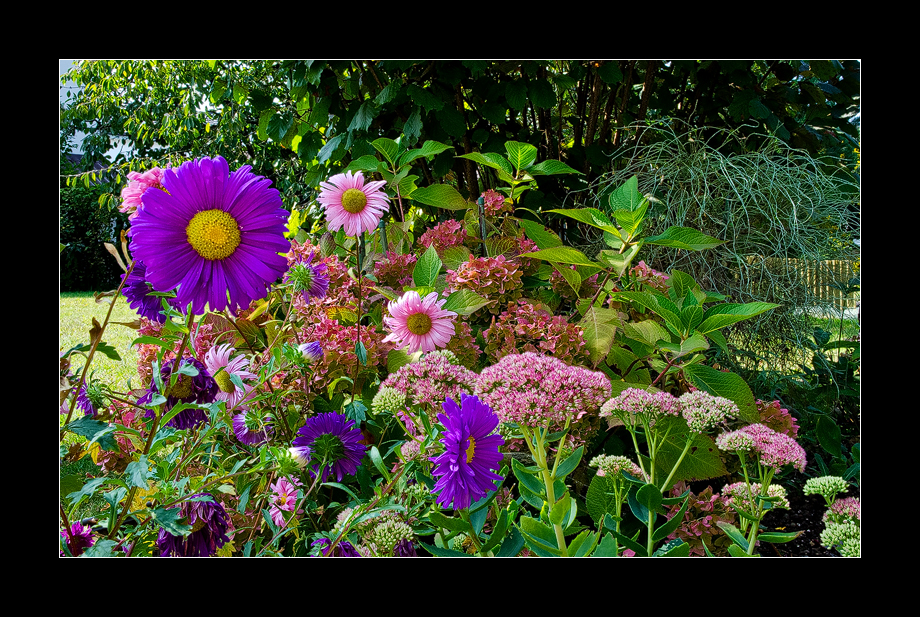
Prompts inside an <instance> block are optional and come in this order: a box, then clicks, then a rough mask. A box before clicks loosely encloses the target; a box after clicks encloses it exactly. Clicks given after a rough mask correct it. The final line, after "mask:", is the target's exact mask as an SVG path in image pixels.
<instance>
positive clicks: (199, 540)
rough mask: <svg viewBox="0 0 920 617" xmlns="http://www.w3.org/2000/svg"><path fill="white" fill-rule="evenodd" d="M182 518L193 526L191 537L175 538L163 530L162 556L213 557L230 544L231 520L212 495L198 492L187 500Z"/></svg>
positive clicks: (160, 539)
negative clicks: (228, 533) (225, 545)
mask: <svg viewBox="0 0 920 617" xmlns="http://www.w3.org/2000/svg"><path fill="white" fill-rule="evenodd" d="M179 507H180V508H181V515H182V519H183V520H184V521H186V524H188V525H191V526H192V531H191V533H190V534H189V535H187V536H184V537H183V536H181V535H180V536H174V535H172V534H171V533H169V532H168V531H166V530H165V529H164V528H162V527H160V534H159V536H157V547H158V548H159V549H160V556H161V557H211V556H212V555H214V554H215V553H216V552H217V550H218V549H219V548H220V547H222V546H223V545H224V544H226V543H227V542H229V541H230V538H229V537H228V536H227V531H228V530H229V529H230V517H229V516H228V515H227V511H226V510H224V507H223V506H222V505H221V504H220V502H218V501H215V500H214V497H213V495H211V494H210V493H198V494H197V495H192V496H191V497H190V498H189V499H188V500H186V501H183V502H182V505H181V506H179Z"/></svg>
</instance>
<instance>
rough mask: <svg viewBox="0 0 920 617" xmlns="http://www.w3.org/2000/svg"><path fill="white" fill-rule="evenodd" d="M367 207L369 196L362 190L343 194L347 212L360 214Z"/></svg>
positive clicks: (353, 190) (344, 206)
mask: <svg viewBox="0 0 920 617" xmlns="http://www.w3.org/2000/svg"><path fill="white" fill-rule="evenodd" d="M366 205H367V195H365V194H364V191H362V190H361V189H348V190H347V191H345V192H344V193H342V207H343V208H345V212H350V213H351V214H358V213H359V212H361V211H362V210H364V206H366Z"/></svg>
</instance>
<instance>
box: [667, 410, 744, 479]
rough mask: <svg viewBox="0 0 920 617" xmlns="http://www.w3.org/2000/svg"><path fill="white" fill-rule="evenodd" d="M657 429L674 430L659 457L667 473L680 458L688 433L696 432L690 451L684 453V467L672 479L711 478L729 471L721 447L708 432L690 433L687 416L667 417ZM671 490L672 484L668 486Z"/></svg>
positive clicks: (681, 464)
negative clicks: (685, 419)
mask: <svg viewBox="0 0 920 617" xmlns="http://www.w3.org/2000/svg"><path fill="white" fill-rule="evenodd" d="M655 428H656V430H657V431H659V432H662V431H667V430H670V433H669V434H668V437H667V439H665V441H664V443H662V444H661V447H660V448H659V449H658V452H657V456H656V458H655V466H656V467H657V468H658V469H659V470H660V471H661V472H662V473H664V475H663V476H661V477H663V478H664V477H667V476H668V474H670V473H671V469H672V468H673V467H674V465H675V464H676V463H677V461H678V459H680V454H681V452H683V450H684V447H685V446H686V444H687V436H688V434H690V435H691V436H692V440H693V441H692V444H691V446H690V451H689V452H688V453H687V455H686V456H684V460H683V461H681V463H680V467H679V468H678V469H677V471H676V472H674V476H673V478H672V479H671V482H672V483H676V482H678V481H680V480H688V481H690V480H708V479H710V478H718V477H719V476H724V475H725V474H726V473H728V471H727V470H726V469H725V463H723V462H722V457H721V456H720V453H719V449H718V448H717V447H716V444H715V442H714V441H713V440H712V438H711V437H709V436H708V435H702V434H700V433H690V429H689V428H688V427H687V423H686V422H685V421H684V419H683V418H671V417H669V418H663V419H660V420H658V421H657V422H656V425H655ZM664 488H665V490H667V489H668V488H670V487H664Z"/></svg>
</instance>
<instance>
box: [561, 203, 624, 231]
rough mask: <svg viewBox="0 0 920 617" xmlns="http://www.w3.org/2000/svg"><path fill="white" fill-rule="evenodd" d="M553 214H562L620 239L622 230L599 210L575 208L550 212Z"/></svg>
mask: <svg viewBox="0 0 920 617" xmlns="http://www.w3.org/2000/svg"><path fill="white" fill-rule="evenodd" d="M550 212H552V213H553V214H561V215H562V216H566V217H568V218H570V219H575V220H576V221H578V222H580V223H584V224H586V225H590V226H592V227H596V228H597V229H602V230H604V231H606V232H608V233H611V234H613V235H614V236H616V237H620V230H619V229H617V227H616V226H615V225H614V224H613V222H612V221H611V220H610V219H609V218H607V215H606V214H604V213H603V212H601V211H600V210H598V209H597V208H573V209H557V210H550Z"/></svg>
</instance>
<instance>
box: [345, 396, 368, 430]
mask: <svg viewBox="0 0 920 617" xmlns="http://www.w3.org/2000/svg"><path fill="white" fill-rule="evenodd" d="M366 411H367V405H365V404H364V401H362V400H361V399H357V400H354V401H352V402H350V403H348V404H347V405H345V417H346V418H347V419H349V420H354V421H355V424H357V425H358V426H360V425H361V423H362V422H364V420H365V419H367V414H366V413H365V412H366Z"/></svg>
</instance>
